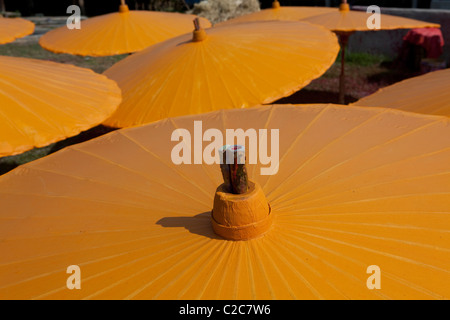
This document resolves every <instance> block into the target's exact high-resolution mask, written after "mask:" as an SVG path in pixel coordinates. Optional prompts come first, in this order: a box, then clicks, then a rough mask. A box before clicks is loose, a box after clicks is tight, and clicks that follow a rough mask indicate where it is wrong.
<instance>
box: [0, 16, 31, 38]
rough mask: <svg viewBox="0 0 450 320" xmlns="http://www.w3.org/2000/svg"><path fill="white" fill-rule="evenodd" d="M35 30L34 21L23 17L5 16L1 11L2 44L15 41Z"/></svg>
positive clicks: (0, 30) (0, 36)
mask: <svg viewBox="0 0 450 320" xmlns="http://www.w3.org/2000/svg"><path fill="white" fill-rule="evenodd" d="M33 32H34V23H33V22H31V21H28V20H25V19H22V18H3V17H2V15H1V13H0V44H5V43H8V42H13V41H14V40H16V39H17V38H22V37H25V36H28V35H30V34H32V33H33Z"/></svg>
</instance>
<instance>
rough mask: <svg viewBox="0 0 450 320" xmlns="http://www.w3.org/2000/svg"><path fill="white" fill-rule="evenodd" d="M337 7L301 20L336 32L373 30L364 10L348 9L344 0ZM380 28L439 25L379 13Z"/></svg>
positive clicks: (433, 26) (431, 26)
mask: <svg viewBox="0 0 450 320" xmlns="http://www.w3.org/2000/svg"><path fill="white" fill-rule="evenodd" d="M342 2H343V3H342V4H341V5H340V7H339V9H337V8H334V11H333V12H327V13H324V14H321V15H314V16H312V17H306V18H303V19H302V20H303V21H308V22H310V23H314V24H318V25H321V26H324V27H325V28H327V29H329V30H332V31H336V32H355V31H373V29H369V28H368V26H367V20H368V18H369V17H370V15H369V14H367V13H366V12H364V11H354V10H350V6H349V5H348V4H347V1H346V0H343V1H342ZM380 17H381V18H380V22H381V23H380V30H395V29H413V28H439V27H440V25H439V24H436V23H431V22H425V21H420V20H415V19H409V18H403V17H398V16H392V15H388V14H381V16H380Z"/></svg>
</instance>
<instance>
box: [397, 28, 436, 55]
mask: <svg viewBox="0 0 450 320" xmlns="http://www.w3.org/2000/svg"><path fill="white" fill-rule="evenodd" d="M403 40H404V41H408V42H410V43H412V44H415V45H418V46H421V47H423V48H424V49H425V50H426V52H427V58H432V59H433V58H439V56H440V55H441V54H442V52H443V46H444V37H443V36H442V32H441V29H439V28H417V29H411V30H410V31H409V32H408V33H407V34H406V35H405V36H404V37H403Z"/></svg>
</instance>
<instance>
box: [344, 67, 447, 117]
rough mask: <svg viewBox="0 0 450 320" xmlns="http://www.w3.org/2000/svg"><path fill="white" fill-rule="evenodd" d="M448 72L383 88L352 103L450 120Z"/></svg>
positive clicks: (440, 72) (437, 72)
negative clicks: (442, 117) (440, 116)
mask: <svg viewBox="0 0 450 320" xmlns="http://www.w3.org/2000/svg"><path fill="white" fill-rule="evenodd" d="M449 88H450V69H446V70H440V71H434V72H430V73H427V74H425V75H421V76H418V77H413V78H410V79H407V80H403V81H401V82H398V83H396V84H393V85H391V86H388V87H385V88H382V89H380V90H378V91H377V92H375V93H373V94H371V95H368V96H366V97H364V98H362V99H360V100H358V101H356V102H355V103H353V104H354V105H358V106H367V107H380V106H388V107H389V108H394V109H400V110H405V111H411V112H418V113H424V114H433V115H443V116H447V117H450V90H449Z"/></svg>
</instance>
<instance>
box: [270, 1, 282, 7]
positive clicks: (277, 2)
mask: <svg viewBox="0 0 450 320" xmlns="http://www.w3.org/2000/svg"><path fill="white" fill-rule="evenodd" d="M279 7H281V5H280V2H279V1H278V0H275V1H274V2H272V9H278V8H279Z"/></svg>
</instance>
